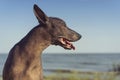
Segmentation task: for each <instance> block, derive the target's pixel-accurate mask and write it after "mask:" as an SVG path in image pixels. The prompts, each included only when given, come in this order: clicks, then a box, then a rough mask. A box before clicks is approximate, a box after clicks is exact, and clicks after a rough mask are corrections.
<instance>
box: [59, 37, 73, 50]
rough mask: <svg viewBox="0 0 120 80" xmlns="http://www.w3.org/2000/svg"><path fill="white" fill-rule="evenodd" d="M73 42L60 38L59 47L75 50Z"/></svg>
mask: <svg viewBox="0 0 120 80" xmlns="http://www.w3.org/2000/svg"><path fill="white" fill-rule="evenodd" d="M71 42H72V41H70V40H68V39H66V38H64V37H59V38H58V45H60V46H62V47H63V48H64V49H68V50H72V49H73V50H75V47H74V46H73V44H72V43H71Z"/></svg>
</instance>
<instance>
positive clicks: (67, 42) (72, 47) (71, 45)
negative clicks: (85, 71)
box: [66, 41, 75, 50]
mask: <svg viewBox="0 0 120 80" xmlns="http://www.w3.org/2000/svg"><path fill="white" fill-rule="evenodd" d="M66 44H67V45H68V47H70V48H71V49H73V50H75V47H74V46H73V44H72V43H70V42H69V41H66Z"/></svg>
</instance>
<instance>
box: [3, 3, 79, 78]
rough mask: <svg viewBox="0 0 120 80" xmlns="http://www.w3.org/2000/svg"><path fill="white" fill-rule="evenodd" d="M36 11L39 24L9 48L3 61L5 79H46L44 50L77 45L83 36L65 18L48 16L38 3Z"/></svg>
mask: <svg viewBox="0 0 120 80" xmlns="http://www.w3.org/2000/svg"><path fill="white" fill-rule="evenodd" d="M34 13H35V16H36V18H37V19H38V22H39V25H38V26H36V27H34V28H33V29H32V30H31V31H30V32H29V33H28V34H27V35H26V36H25V37H24V38H23V39H22V40H20V41H19V42H18V43H17V44H16V45H15V46H14V47H13V48H12V49H11V50H10V52H9V55H8V58H7V60H6V63H5V65H4V70H3V80H43V73H42V72H43V71H42V61H41V54H42V51H43V50H44V49H46V48H47V47H48V46H50V45H59V46H61V47H63V48H65V49H68V50H71V49H75V47H74V46H73V44H72V43H71V42H75V41H77V40H79V39H80V38H81V35H80V34H78V33H77V32H75V31H73V30H71V29H70V28H68V27H67V25H66V23H65V22H64V21H63V20H62V19H60V18H56V17H48V16H47V15H46V14H45V13H44V12H43V11H42V10H41V9H40V8H39V7H38V6H37V5H36V4H35V5H34Z"/></svg>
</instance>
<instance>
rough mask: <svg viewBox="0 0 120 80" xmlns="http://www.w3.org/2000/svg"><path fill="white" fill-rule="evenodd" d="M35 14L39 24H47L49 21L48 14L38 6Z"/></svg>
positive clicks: (35, 8) (35, 7)
mask: <svg viewBox="0 0 120 80" xmlns="http://www.w3.org/2000/svg"><path fill="white" fill-rule="evenodd" d="M34 14H35V16H36V17H37V19H38V22H39V23H41V24H46V22H47V21H48V17H47V16H46V14H45V13H44V12H43V11H42V10H41V9H40V8H39V7H38V6H37V5H36V4H34Z"/></svg>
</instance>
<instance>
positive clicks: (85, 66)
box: [0, 53, 120, 75]
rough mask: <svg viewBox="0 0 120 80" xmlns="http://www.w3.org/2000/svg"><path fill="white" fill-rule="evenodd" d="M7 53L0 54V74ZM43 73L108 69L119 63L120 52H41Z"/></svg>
mask: <svg viewBox="0 0 120 80" xmlns="http://www.w3.org/2000/svg"><path fill="white" fill-rule="evenodd" d="M6 58H7V54H0V75H1V74H2V69H3V65H4V63H5V60H6ZM42 59H43V68H44V73H49V70H58V69H62V70H79V71H109V70H112V69H113V67H114V65H118V64H120V54H70V53H65V54H43V56H42Z"/></svg>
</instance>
